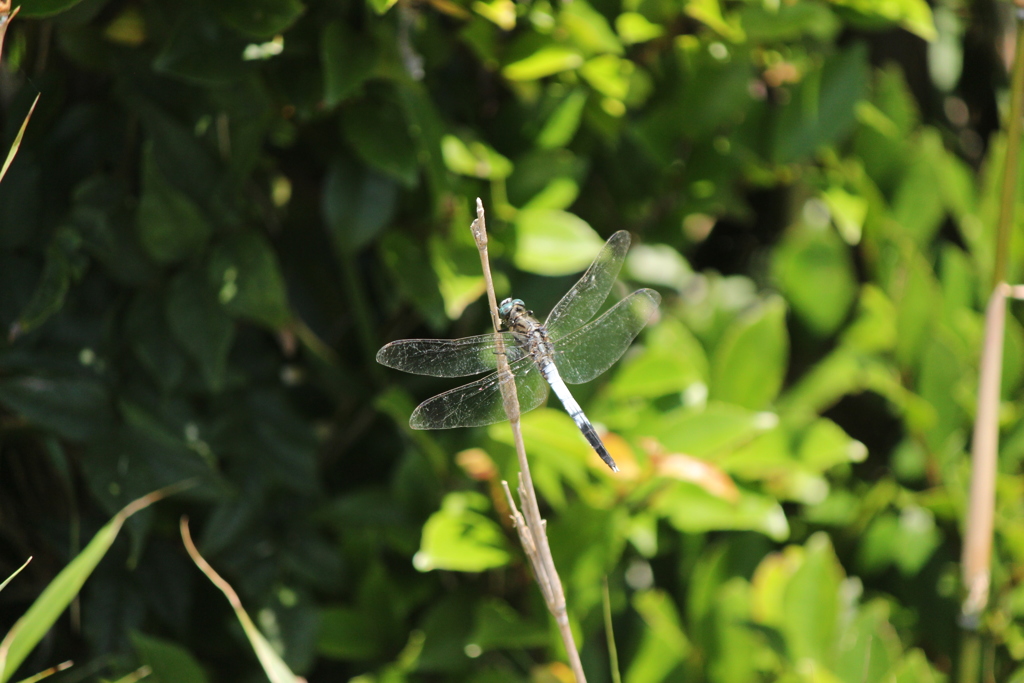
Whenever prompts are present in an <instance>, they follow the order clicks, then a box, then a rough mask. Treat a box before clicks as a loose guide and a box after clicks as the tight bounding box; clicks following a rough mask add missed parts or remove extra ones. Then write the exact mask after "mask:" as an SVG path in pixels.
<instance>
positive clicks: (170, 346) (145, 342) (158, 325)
mask: <svg viewBox="0 0 1024 683" xmlns="http://www.w3.org/2000/svg"><path fill="white" fill-rule="evenodd" d="M124 325H125V332H126V334H127V337H128V343H129V344H130V345H131V348H132V351H133V352H134V353H135V355H136V357H137V358H138V359H139V362H141V363H142V364H143V365H144V366H145V368H146V369H147V370H148V371H149V373H150V376H151V377H152V378H153V379H154V380H156V382H157V383H158V384H159V385H160V386H161V387H163V388H164V389H169V388H171V387H173V386H175V385H176V384H178V382H179V381H181V379H182V376H183V374H184V372H185V367H186V364H187V362H186V359H185V356H184V355H183V353H182V351H181V349H180V347H179V346H178V345H177V344H176V343H175V342H174V337H173V335H171V331H170V328H169V327H168V325H167V318H166V317H165V316H164V306H163V300H162V299H161V297H160V296H159V295H158V294H157V293H156V292H153V291H150V290H141V291H139V292H138V293H137V294H136V296H135V299H134V300H133V301H132V303H131V306H129V308H128V311H127V313H126V314H125V320H124Z"/></svg>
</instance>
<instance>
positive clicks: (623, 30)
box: [615, 12, 665, 45]
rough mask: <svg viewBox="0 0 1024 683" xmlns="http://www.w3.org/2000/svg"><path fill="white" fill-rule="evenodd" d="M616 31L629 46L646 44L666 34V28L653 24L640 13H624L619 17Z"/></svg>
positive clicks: (616, 20) (616, 22) (616, 19)
mask: <svg viewBox="0 0 1024 683" xmlns="http://www.w3.org/2000/svg"><path fill="white" fill-rule="evenodd" d="M615 31H616V32H617V33H618V34H619V36H620V37H621V38H622V42H624V43H626V44H629V45H634V44H636V43H646V42H647V41H648V40H653V39H654V38H658V37H660V36H661V35H663V34H664V33H665V29H664V27H662V26H660V25H658V24H655V23H652V22H651V21H649V20H648V19H647V17H645V16H644V15H642V14H640V13H639V12H623V13H622V14H620V15H619V16H617V17H616V18H615Z"/></svg>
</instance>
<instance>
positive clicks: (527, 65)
mask: <svg viewBox="0 0 1024 683" xmlns="http://www.w3.org/2000/svg"><path fill="white" fill-rule="evenodd" d="M582 64H583V55H581V54H580V53H579V52H578V51H576V50H574V49H572V48H569V47H563V46H560V45H549V46H547V47H542V48H541V49H539V50H538V51H536V52H534V53H533V54H532V55H530V56H529V57H524V58H523V59H520V60H519V61H516V62H512V63H511V64H508V65H507V66H505V68H504V69H502V71H501V72H502V74H503V75H504V76H505V78H507V79H509V80H511V81H535V80H537V79H538V78H544V77H545V76H551V75H554V74H557V73H560V72H562V71H568V70H569V69H575V68H577V67H579V66H581V65H582Z"/></svg>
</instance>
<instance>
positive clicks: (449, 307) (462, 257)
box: [429, 236, 486, 320]
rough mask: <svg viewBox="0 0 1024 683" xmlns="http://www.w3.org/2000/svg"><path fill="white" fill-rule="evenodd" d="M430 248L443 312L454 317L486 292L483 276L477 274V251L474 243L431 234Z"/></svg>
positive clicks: (478, 269)
mask: <svg viewBox="0 0 1024 683" xmlns="http://www.w3.org/2000/svg"><path fill="white" fill-rule="evenodd" d="M429 247H430V263H431V266H432V267H433V269H434V272H435V273H437V278H438V285H437V286H438V289H440V291H441V297H442V298H443V299H444V311H445V314H446V315H447V316H448V317H449V318H450V319H451V320H457V319H458V318H459V316H461V315H462V312H463V311H464V310H466V306H469V305H470V304H471V303H473V302H474V301H476V300H477V299H479V298H480V297H481V295H483V294H484V292H485V291H486V284H485V283H484V277H483V275H481V274H480V252H479V251H477V249H476V247H475V246H474V245H470V244H466V243H460V241H459V240H458V239H457V238H456V237H454V236H453V237H451V238H449V239H442V238H441V237H437V236H434V237H431V238H430V244H429Z"/></svg>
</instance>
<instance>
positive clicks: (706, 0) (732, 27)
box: [684, 0, 746, 43]
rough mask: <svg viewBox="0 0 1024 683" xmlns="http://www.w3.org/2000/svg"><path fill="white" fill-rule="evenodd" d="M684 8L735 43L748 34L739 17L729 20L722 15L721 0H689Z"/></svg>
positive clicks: (742, 39)
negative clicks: (744, 30)
mask: <svg viewBox="0 0 1024 683" xmlns="http://www.w3.org/2000/svg"><path fill="white" fill-rule="evenodd" d="M684 9H685V11H686V13H687V14H689V15H690V16H691V17H693V18H694V19H696V20H697V21H700V22H703V23H704V24H705V25H706V26H707V27H708V28H710V29H711V30H712V31H715V32H716V33H717V34H718V35H720V36H722V37H723V38H725V39H726V40H729V41H732V42H734V43H740V42H743V41H744V40H746V34H745V33H744V32H743V28H742V27H741V26H740V24H739V21H738V18H737V17H730V18H729V19H728V20H727V19H726V18H725V17H724V16H723V15H722V5H721V3H720V2H719V0H687V2H686V3H685V5H684Z"/></svg>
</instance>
